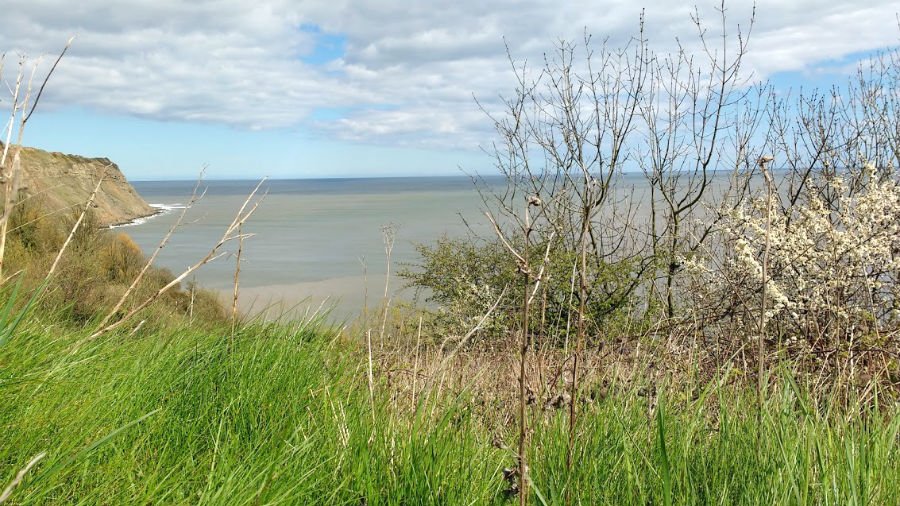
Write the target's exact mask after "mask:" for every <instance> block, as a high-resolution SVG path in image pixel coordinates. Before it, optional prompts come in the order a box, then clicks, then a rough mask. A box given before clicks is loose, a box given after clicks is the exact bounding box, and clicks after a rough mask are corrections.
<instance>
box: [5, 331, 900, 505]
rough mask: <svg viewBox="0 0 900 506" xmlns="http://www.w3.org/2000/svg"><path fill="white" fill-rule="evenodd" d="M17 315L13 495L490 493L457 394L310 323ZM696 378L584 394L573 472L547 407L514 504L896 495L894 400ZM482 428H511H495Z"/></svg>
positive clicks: (480, 445)
mask: <svg viewBox="0 0 900 506" xmlns="http://www.w3.org/2000/svg"><path fill="white" fill-rule="evenodd" d="M82 334H83V333H82V332H79V331H74V330H66V328H65V327H62V326H54V325H53V324H49V323H47V322H45V321H40V320H37V319H29V320H27V321H26V322H24V323H23V324H22V325H21V326H20V328H19V329H18V330H17V332H16V334H15V336H14V338H13V339H11V340H10V341H9V342H8V343H7V344H6V345H4V346H2V347H0V371H2V377H0V424H2V430H3V442H2V445H0V476H2V478H4V479H5V482H6V483H8V482H9V481H10V480H12V478H13V477H14V475H15V474H16V472H17V471H18V470H19V469H20V468H21V467H22V466H23V465H24V464H25V463H26V462H28V460H29V459H30V458H31V457H32V456H34V455H36V454H38V453H40V452H44V451H46V452H47V456H46V457H45V459H44V460H43V461H41V462H40V464H39V465H38V466H36V467H35V469H33V470H32V471H31V472H30V473H29V474H28V476H27V477H26V479H25V481H24V482H23V483H22V485H21V486H20V488H19V489H17V490H16V491H15V493H14V495H13V497H12V501H13V502H14V503H20V504H41V503H63V502H65V503H70V502H76V503H85V504H95V503H107V504H121V503H160V502H165V503H182V504H188V503H190V504H195V503H201V504H245V503H253V504H257V503H258V504H275V503H286V504H309V503H330V504H425V503H427V504H485V503H504V502H505V501H509V500H510V499H511V498H510V497H509V494H507V493H505V490H506V489H507V482H506V481H504V477H503V469H504V468H513V467H515V460H514V454H513V451H512V450H509V449H506V448H504V445H502V444H497V441H496V439H497V438H498V435H497V434H496V433H495V432H494V430H492V429H489V428H488V427H489V426H490V424H489V423H487V422H486V421H485V420H484V418H483V417H482V416H476V415H475V414H473V412H474V410H472V409H469V407H470V405H469V404H468V401H467V399H466V398H464V397H461V398H447V397H446V395H444V396H443V398H441V397H436V396H431V397H426V399H425V400H424V401H422V402H420V405H419V407H418V409H415V410H413V409H410V407H409V406H408V405H403V406H401V405H400V403H396V402H395V401H393V400H392V399H391V392H390V389H389V386H388V385H386V384H378V385H376V388H375V391H376V398H375V399H374V401H373V399H370V397H369V390H368V386H367V371H366V367H365V363H366V362H365V359H364V357H363V356H362V355H361V354H360V353H359V351H358V347H357V346H356V345H355V344H354V343H349V342H346V341H345V340H343V339H339V338H336V337H335V333H334V332H331V331H330V330H329V329H327V328H325V327H319V326H316V325H304V326H296V325H295V326H291V325H282V324H265V325H264V324H251V325H248V326H246V327H244V328H243V329H241V330H240V331H239V332H238V334H237V335H236V336H235V337H234V339H233V340H232V339H231V336H230V332H229V331H227V330H225V329H224V328H223V329H222V330H221V331H208V330H198V329H195V328H190V327H182V328H180V329H178V330H176V331H165V332H162V331H160V332H156V333H139V334H136V335H133V336H125V335H121V336H113V337H110V338H108V339H104V340H102V341H99V342H96V343H92V344H91V345H90V346H85V347H82V348H79V349H78V351H77V352H76V353H74V354H72V353H71V352H70V351H69V350H70V349H71V347H70V346H71V343H73V342H76V341H78V340H79V339H81V338H83V337H84V335H82ZM784 387H785V388H779V389H778V390H777V391H776V393H775V394H773V395H772V397H770V400H769V402H768V403H767V404H766V405H765V406H764V408H763V410H762V411H760V410H759V409H757V406H756V404H755V397H754V395H755V394H754V392H752V391H747V392H744V391H742V390H740V389H734V388H729V387H725V386H721V385H720V384H712V385H710V386H708V387H707V389H706V390H705V391H704V392H703V393H702V395H700V396H699V397H698V398H697V399H695V400H676V399H675V398H674V397H673V400H672V401H668V400H666V398H665V396H664V395H662V394H660V396H659V397H653V398H648V397H646V396H641V395H638V394H637V393H630V392H620V393H617V394H612V395H610V396H608V397H605V398H603V399H601V400H598V401H596V402H595V403H593V404H590V405H586V406H585V408H584V409H585V411H584V416H582V417H581V418H580V420H581V423H580V425H579V427H578V445H577V453H576V455H575V459H574V466H573V471H572V472H571V473H567V471H566V448H567V441H568V433H567V423H568V422H567V419H566V416H565V414H564V410H560V411H556V412H552V413H550V414H548V415H545V418H540V420H539V422H540V423H537V424H536V426H535V432H534V434H533V436H532V445H531V448H530V455H529V461H530V466H531V477H532V480H533V486H532V487H531V491H532V493H533V500H534V501H536V502H537V503H538V504H539V503H541V502H546V503H548V504H558V503H561V502H562V501H563V500H564V498H565V494H566V489H567V488H569V489H571V493H572V497H573V499H575V501H576V503H582V504H602V503H605V504H647V503H651V502H652V503H663V504H668V503H669V499H671V500H672V502H673V503H675V504H704V503H723V504H732V503H733V504H773V503H779V504H780V503H789V504H820V503H836V504H873V503H874V504H884V503H890V502H891V500H892V498H896V497H898V495H900V485H898V483H900V455H898V430H900V418H898V417H896V416H895V415H896V408H885V407H882V408H871V409H868V410H866V411H864V412H862V413H860V414H857V416H851V417H848V416H846V415H841V414H839V413H827V412H823V411H820V410H816V409H813V408H812V407H811V406H810V405H809V403H808V402H807V401H806V400H805V399H804V398H803V395H802V392H801V391H799V389H796V388H793V387H791V386H790V385H789V384H786V385H784ZM509 430H510V432H508V433H506V432H503V433H501V434H500V435H499V438H500V439H501V440H506V441H514V440H515V439H514V438H515V435H514V434H513V430H514V429H513V428H510V429H509Z"/></svg>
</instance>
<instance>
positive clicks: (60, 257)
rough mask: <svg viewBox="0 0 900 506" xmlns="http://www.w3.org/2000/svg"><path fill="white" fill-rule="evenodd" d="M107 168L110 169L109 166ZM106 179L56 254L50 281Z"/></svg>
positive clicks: (101, 177) (92, 193)
mask: <svg viewBox="0 0 900 506" xmlns="http://www.w3.org/2000/svg"><path fill="white" fill-rule="evenodd" d="M107 167H109V166H108V165H107ZM105 177H106V174H103V175H101V176H100V180H99V181H97V186H95V187H94V191H92V192H91V196H90V197H88V199H87V202H86V203H85V204H84V209H82V210H81V214H79V215H78V219H77V220H75V224H74V225H72V230H70V231H69V236H68V237H66V241H65V242H64V243H63V245H62V247H61V248H59V253H57V254H56V258H55V259H54V260H53V265H51V266H50V270H49V271H47V279H50V277H51V276H53V273H54V272H55V271H56V266H57V265H59V261H60V260H61V259H62V256H63V253H65V252H66V248H68V247H69V243H71V242H72V239H73V238H74V237H75V233H76V232H78V228H79V227H81V222H82V221H84V217H85V215H87V213H88V210H89V209H90V208H91V205H93V204H94V198H95V197H96V196H97V192H98V191H100V185H102V184H103V179H104V178H105Z"/></svg>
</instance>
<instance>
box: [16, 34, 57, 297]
mask: <svg viewBox="0 0 900 506" xmlns="http://www.w3.org/2000/svg"><path fill="white" fill-rule="evenodd" d="M74 39H75V38H74V37H71V38H69V40H68V41H67V42H66V46H65V47H64V48H63V50H62V52H60V54H59V57H58V58H57V59H56V61H55V62H54V63H53V66H52V67H51V68H50V71H49V72H47V75H46V76H44V80H43V82H42V83H41V88H40V90H39V91H38V94H37V97H35V100H34V103H33V104H32V105H31V109H30V110H28V113H27V114H26V113H25V111H26V109H28V103H29V100H30V98H31V90H32V84H33V82H34V76H35V74H36V73H37V68H38V65H39V64H40V61H41V59H40V58H38V59H37V61H35V62H34V64H33V65H32V67H31V76H30V77H29V78H28V84H27V86H26V90H25V94H24V96H21V95H20V93H21V91H22V89H21V86H22V79H23V78H24V77H25V62H26V58H25V57H24V56H22V57H20V58H19V70H18V72H17V75H16V86H15V89H14V91H13V93H12V95H13V96H12V101H11V107H10V109H11V110H10V117H9V123H8V124H7V127H6V142H5V143H4V144H3V154H2V155H0V180H2V184H3V215H2V216H0V283H2V280H3V260H4V258H5V255H6V238H7V232H8V230H7V227H8V226H9V217H10V214H12V209H13V203H14V202H13V201H14V200H15V199H16V197H17V194H18V192H19V177H20V173H21V159H20V152H21V150H22V141H23V139H24V135H25V125H26V124H27V123H28V120H29V119H30V118H31V115H32V114H33V113H34V111H35V108H37V105H38V101H40V99H41V95H42V94H43V93H44V87H46V86H47V82H49V81H50V76H52V75H53V72H54V71H55V70H56V66H57V65H59V62H60V60H62V57H63V56H64V55H65V54H66V51H68V50H69V46H71V45H72V41H73V40H74ZM0 60H2V58H0ZM0 70H2V64H0ZM20 97H21V101H20ZM20 111H21V114H20V116H21V119H20V121H19V130H18V136H17V140H16V148H15V151H14V154H13V164H12V168H11V170H10V171H9V172H8V173H7V171H6V162H7V160H8V155H9V149H10V141H11V140H12V132H13V126H14V125H15V123H16V115H17V114H19V113H20Z"/></svg>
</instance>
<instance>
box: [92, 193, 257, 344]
mask: <svg viewBox="0 0 900 506" xmlns="http://www.w3.org/2000/svg"><path fill="white" fill-rule="evenodd" d="M265 181H266V178H263V179H262V180H261V181H260V182H259V184H257V185H256V187H255V188H254V189H253V191H252V192H250V195H248V196H247V198H246V199H245V200H244V204H243V205H242V206H241V208H240V209H239V210H238V212H237V213H236V214H235V217H234V219H233V220H232V221H231V223H230V224H229V225H228V227H227V228H226V229H225V232H224V233H223V234H222V237H221V238H220V239H219V241H218V242H217V243H216V244H215V245H214V246H213V247H212V248H210V250H209V252H208V253H207V254H206V255H205V256H204V257H203V258H201V259H200V260H198V261H197V262H196V263H194V264H193V265H191V266H190V267H188V268H187V269H185V270H184V271H183V272H182V273H181V274H179V275H178V276H176V277H175V279H173V280H172V281H170V282H169V283H168V284H166V285H165V286H163V287H162V288H160V289H159V290H157V291H156V292H155V293H153V294H152V295H150V296H149V297H147V299H146V300H144V301H143V302H141V303H140V304H138V305H137V306H135V307H134V308H132V309H131V310H130V311H129V312H128V313H127V314H125V315H124V316H122V317H121V318H119V319H118V320H116V321H115V322H112V323H106V322H109V321H110V320H111V319H112V317H113V316H115V314H116V313H114V312H111V313H110V314H109V315H107V317H106V318H105V319H104V320H103V322H101V324H100V325H98V329H97V330H96V331H95V332H94V333H93V334H91V335H90V336H89V337H88V338H87V339H95V338H97V337H99V336H101V335H103V334H105V333H107V332H110V331H112V330H115V329H117V328H119V327H120V326H122V325H123V324H124V323H125V322H127V321H129V320H130V319H131V318H132V317H134V315H136V314H137V313H139V312H140V311H142V310H143V309H144V308H146V307H147V306H149V305H150V304H152V303H153V302H154V301H156V300H157V299H158V298H160V297H161V296H162V295H163V294H164V293H166V292H168V291H169V290H171V289H172V288H174V287H175V286H178V285H179V284H180V283H181V282H182V281H183V280H184V279H185V278H187V277H188V276H190V275H191V274H193V273H194V272H196V271H197V269H199V268H200V267H203V266H204V265H206V264H208V263H210V262H212V261H214V260H216V259H218V258H220V257H222V256H224V255H225V254H226V253H225V252H220V251H219V250H220V249H221V248H222V246H223V245H225V243H227V242H230V241H233V240H235V239H240V238H241V237H244V238H246V237H248V235H246V234H238V233H237V231H238V229H239V228H240V227H241V225H243V224H244V223H245V222H246V221H247V220H248V219H249V218H250V217H251V216H252V215H253V213H254V212H255V211H256V209H257V207H259V203H260V201H259V200H257V201H255V202H254V203H253V205H252V206H251V207H250V209H247V207H248V206H250V203H251V202H252V201H253V198H254V197H255V196H256V193H257V192H258V191H259V188H260V187H261V186H262V184H263V183H264V182H265ZM120 307H121V306H120ZM82 342H83V341H82ZM79 344H81V343H79ZM76 349H77V346H76Z"/></svg>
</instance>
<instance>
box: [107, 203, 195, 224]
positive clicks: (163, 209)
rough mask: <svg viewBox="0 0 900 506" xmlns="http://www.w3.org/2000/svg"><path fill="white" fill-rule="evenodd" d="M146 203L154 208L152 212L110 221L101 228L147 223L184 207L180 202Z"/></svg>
mask: <svg viewBox="0 0 900 506" xmlns="http://www.w3.org/2000/svg"><path fill="white" fill-rule="evenodd" d="M148 205H149V206H150V207H152V208H153V209H154V211H153V212H152V213H150V214H145V215H143V216H138V217H136V218H132V219H130V220H127V221H122V222H117V223H112V224H110V225H107V226H105V227H103V228H105V229H107V230H112V229H115V228H125V227H131V226H135V225H141V224H143V223H147V221H149V220H152V219H153V218H156V217H158V216H162V215H164V214H169V213H170V212H172V211H174V210H175V209H184V208H185V206H184V205H181V204H148Z"/></svg>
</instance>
